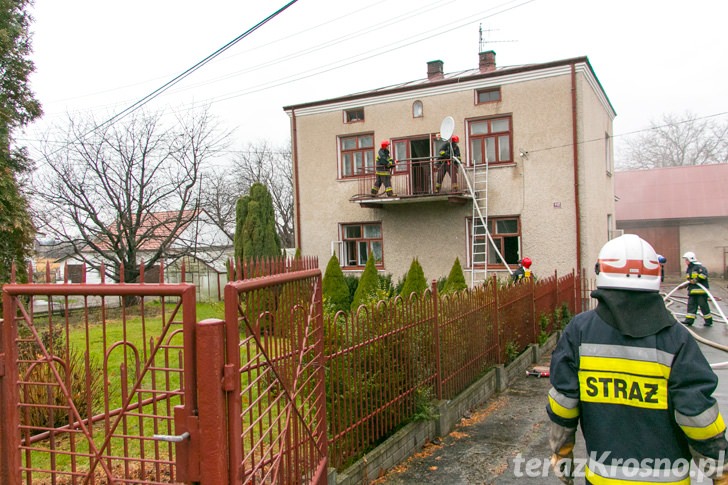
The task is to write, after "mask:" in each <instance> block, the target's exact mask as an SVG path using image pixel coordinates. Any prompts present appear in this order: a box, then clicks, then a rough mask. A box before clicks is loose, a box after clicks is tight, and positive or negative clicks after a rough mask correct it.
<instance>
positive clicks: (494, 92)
mask: <svg viewBox="0 0 728 485" xmlns="http://www.w3.org/2000/svg"><path fill="white" fill-rule="evenodd" d="M500 100H501V90H500V88H489V89H478V90H477V91H476V92H475V104H483V103H493V102H495V101H500Z"/></svg>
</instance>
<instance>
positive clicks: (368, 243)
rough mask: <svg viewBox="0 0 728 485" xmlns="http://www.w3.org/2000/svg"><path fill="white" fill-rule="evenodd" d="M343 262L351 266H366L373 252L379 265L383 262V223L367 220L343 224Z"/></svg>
mask: <svg viewBox="0 0 728 485" xmlns="http://www.w3.org/2000/svg"><path fill="white" fill-rule="evenodd" d="M341 240H342V242H343V244H342V253H343V254H342V255H341V258H340V259H341V263H342V264H343V265H345V266H349V267H364V266H365V265H366V264H367V260H368V259H369V254H370V253H371V254H372V256H373V257H374V262H375V264H376V265H377V266H381V265H382V264H383V257H382V254H383V253H382V250H383V242H382V224H381V223H379V222H367V223H359V224H342V225H341Z"/></svg>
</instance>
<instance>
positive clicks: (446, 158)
mask: <svg viewBox="0 0 728 485" xmlns="http://www.w3.org/2000/svg"><path fill="white" fill-rule="evenodd" d="M459 141H460V137H458V136H457V135H453V136H452V138H450V142H449V143H448V142H445V144H444V145H443V146H442V148H440V154H439V156H438V157H437V163H436V164H435V169H436V170H437V179H436V182H435V193H438V192H440V188H441V187H442V180H443V179H444V178H445V174H446V173H447V174H449V175H450V183H451V184H452V190H457V189H458V167H456V166H455V164H456V163H457V162H455V161H454V160H453V157H456V158H457V159H458V160H460V147H459V146H458V142H459ZM451 146H452V149H451V148H450V147H451Z"/></svg>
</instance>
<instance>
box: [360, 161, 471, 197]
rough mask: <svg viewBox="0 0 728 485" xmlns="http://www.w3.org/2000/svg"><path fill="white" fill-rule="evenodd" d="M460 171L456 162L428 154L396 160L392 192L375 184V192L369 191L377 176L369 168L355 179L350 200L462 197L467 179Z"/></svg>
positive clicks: (392, 178)
mask: <svg viewBox="0 0 728 485" xmlns="http://www.w3.org/2000/svg"><path fill="white" fill-rule="evenodd" d="M370 170H372V169H370ZM460 172H461V168H460V165H459V164H457V163H455V162H452V161H450V160H437V159H432V158H413V159H409V160H398V161H397V166H396V167H395V168H394V169H392V177H391V181H392V192H393V195H392V196H390V197H388V196H387V194H386V193H385V188H384V186H383V185H382V186H381V187H379V191H378V194H377V195H372V188H374V183H375V182H376V177H377V176H376V174H375V173H373V172H371V173H366V174H365V175H363V176H362V177H360V178H359V179H358V188H357V192H356V194H354V195H353V196H352V197H351V200H352V201H354V202H359V203H361V204H371V203H380V202H384V201H385V199H386V200H388V201H390V200H391V201H392V202H394V200H393V199H396V200H398V201H400V202H401V201H408V202H414V201H416V199H426V200H428V201H430V200H432V198H439V199H443V200H447V199H456V200H460V199H461V200H462V201H465V200H467V199H469V198H470V195H469V194H468V193H467V183H466V182H465V180H464V179H463V177H462V174H461V173H460ZM438 181H439V182H440V183H439V184H438Z"/></svg>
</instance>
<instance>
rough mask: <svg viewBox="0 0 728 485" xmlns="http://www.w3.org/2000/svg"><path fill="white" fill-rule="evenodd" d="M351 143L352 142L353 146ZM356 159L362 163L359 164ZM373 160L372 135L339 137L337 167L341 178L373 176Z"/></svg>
mask: <svg viewBox="0 0 728 485" xmlns="http://www.w3.org/2000/svg"><path fill="white" fill-rule="evenodd" d="M351 141H353V142H354V143H353V145H352V144H351V143H350V142H351ZM357 158H359V159H360V160H362V162H361V163H359V162H358V161H357ZM374 159H375V154H374V133H359V134H355V135H345V136H343V135H342V136H339V167H340V171H341V172H340V173H341V177H342V178H352V177H361V176H364V175H370V174H373V173H374ZM347 167H351V168H350V169H348V168H347Z"/></svg>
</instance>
